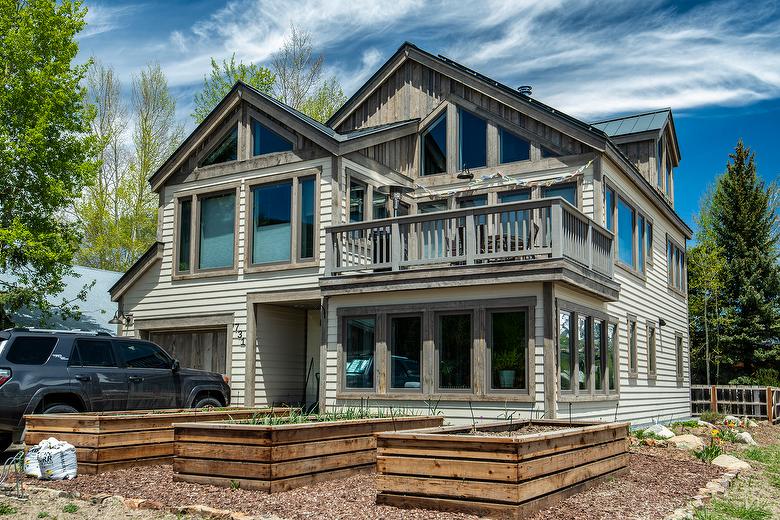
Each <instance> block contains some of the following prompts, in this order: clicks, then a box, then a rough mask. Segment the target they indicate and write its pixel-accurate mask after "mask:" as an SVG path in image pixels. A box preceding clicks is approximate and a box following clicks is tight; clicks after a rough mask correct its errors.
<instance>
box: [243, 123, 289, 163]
mask: <svg viewBox="0 0 780 520" xmlns="http://www.w3.org/2000/svg"><path fill="white" fill-rule="evenodd" d="M292 149H293V143H292V142H291V141H289V140H288V139H286V138H284V137H282V136H281V135H279V134H278V133H276V132H274V131H273V130H271V129H270V128H268V127H267V126H265V125H264V124H262V123H260V122H259V121H257V120H256V119H252V154H253V155H265V154H269V153H278V152H291V151H292Z"/></svg>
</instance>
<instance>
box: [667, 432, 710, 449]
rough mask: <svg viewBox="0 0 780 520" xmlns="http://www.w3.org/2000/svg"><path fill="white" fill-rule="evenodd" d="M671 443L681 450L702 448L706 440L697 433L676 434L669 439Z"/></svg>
mask: <svg viewBox="0 0 780 520" xmlns="http://www.w3.org/2000/svg"><path fill="white" fill-rule="evenodd" d="M669 444H671V445H672V446H674V447H675V448H677V449H680V450H700V449H702V448H703V447H704V441H703V440H701V439H700V438H699V437H697V436H695V435H675V436H674V437H672V438H671V439H669Z"/></svg>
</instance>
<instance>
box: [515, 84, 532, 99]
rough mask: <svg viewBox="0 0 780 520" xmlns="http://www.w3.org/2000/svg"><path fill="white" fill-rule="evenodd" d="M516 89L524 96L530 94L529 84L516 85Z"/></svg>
mask: <svg viewBox="0 0 780 520" xmlns="http://www.w3.org/2000/svg"><path fill="white" fill-rule="evenodd" d="M517 91H518V92H520V93H521V94H523V95H524V96H528V97H530V96H531V85H520V86H519V87H517Z"/></svg>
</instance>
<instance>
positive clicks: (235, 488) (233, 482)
mask: <svg viewBox="0 0 780 520" xmlns="http://www.w3.org/2000/svg"><path fill="white" fill-rule="evenodd" d="M240 487H241V482H239V481H238V480H231V481H230V490H231V491H238V489H239V488H240Z"/></svg>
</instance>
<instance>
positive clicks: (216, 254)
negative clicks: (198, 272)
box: [198, 192, 236, 269]
mask: <svg viewBox="0 0 780 520" xmlns="http://www.w3.org/2000/svg"><path fill="white" fill-rule="evenodd" d="M199 203H200V218H199V221H200V231H199V240H200V243H199V246H198V251H199V256H198V268H199V269H219V268H232V267H233V264H234V257H235V249H234V247H235V218H236V194H235V192H230V193H222V194H219V195H211V196H206V197H203V198H201V199H200V202H199Z"/></svg>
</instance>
